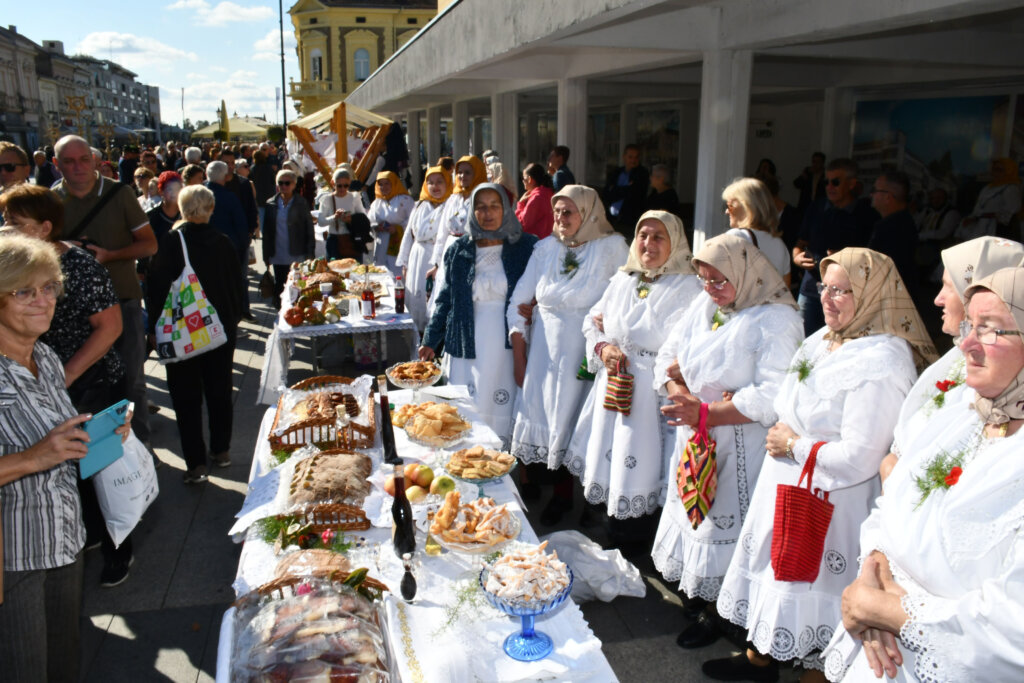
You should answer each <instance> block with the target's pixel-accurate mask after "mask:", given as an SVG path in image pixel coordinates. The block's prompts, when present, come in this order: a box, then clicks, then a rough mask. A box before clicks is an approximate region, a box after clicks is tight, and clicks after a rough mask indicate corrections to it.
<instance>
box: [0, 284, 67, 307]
mask: <svg viewBox="0 0 1024 683" xmlns="http://www.w3.org/2000/svg"><path fill="white" fill-rule="evenodd" d="M37 292H42V293H43V297H44V298H45V299H46V300H47V301H56V300H57V297H59V296H60V295H61V294H63V293H64V283H63V282H61V281H60V280H53V281H51V282H47V283H46V284H45V285H43V286H42V287H22V288H21V289H16V290H14V291H13V292H7V293H8V294H10V295H11V296H12V297H14V300H15V301H17V302H18V303H19V304H29V303H32V302H33V301H35V299H36V293H37Z"/></svg>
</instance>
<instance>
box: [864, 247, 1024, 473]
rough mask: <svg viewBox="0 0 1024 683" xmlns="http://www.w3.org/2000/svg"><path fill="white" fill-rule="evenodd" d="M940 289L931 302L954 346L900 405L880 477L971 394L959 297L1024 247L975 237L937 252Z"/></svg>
mask: <svg viewBox="0 0 1024 683" xmlns="http://www.w3.org/2000/svg"><path fill="white" fill-rule="evenodd" d="M942 265H943V268H944V270H943V273H942V289H940V290H939V293H938V295H937V296H936V297H935V305H936V306H938V307H939V308H941V309H942V331H943V332H944V333H946V334H948V335H950V336H952V337H953V348H951V349H950V350H949V351H947V352H946V353H945V355H943V356H942V358H940V359H939V360H937V361H935V362H934V363H932V364H931V365H930V366H929V367H928V368H927V369H926V370H925V371H924V372H922V373H921V376H920V377H918V379H917V382H915V383H914V386H913V388H912V389H911V390H910V393H908V394H907V398H906V400H905V401H903V406H902V407H901V408H900V417H899V421H898V422H897V423H896V430H895V432H894V434H893V442H892V452H891V453H890V454H889V455H887V456H886V457H885V460H883V461H882V471H881V474H882V481H883V483H884V482H885V479H886V477H887V476H888V474H889V471H890V470H892V467H893V466H894V465H895V464H896V460H897V459H898V458H899V456H900V452H901V451H902V449H903V445H904V444H906V443H909V442H910V441H911V440H913V438H914V437H915V436H916V434H917V432H918V431H919V430H921V429H923V428H924V427H925V425H927V424H928V422H929V421H930V420H931V419H932V418H933V417H935V415H936V413H938V412H939V410H940V409H944V408H947V407H954V409H955V408H959V405H958V404H959V403H960V402H961V401H963V400H968V401H969V400H972V399H973V397H974V392H973V391H970V390H969V389H968V387H967V386H966V385H965V384H964V379H965V378H966V375H967V368H966V365H965V360H964V354H963V353H962V352H961V351H960V345H959V337H960V324H961V323H962V322H963V321H964V317H965V316H966V314H967V312H966V305H967V303H966V301H965V300H964V295H965V293H966V292H967V288H968V287H969V286H970V285H971V283H973V282H975V281H977V280H980V279H982V278H984V277H988V276H989V275H991V274H992V273H994V272H996V271H997V270H1000V269H1002V268H1011V267H1016V266H1021V265H1024V246H1021V244H1020V243H1018V242H1014V241H1012V240H1006V239H1002V238H1000V237H978V238H975V239H973V240H969V241H967V242H963V243H961V244H957V245H955V246H952V247H949V248H948V249H943V250H942Z"/></svg>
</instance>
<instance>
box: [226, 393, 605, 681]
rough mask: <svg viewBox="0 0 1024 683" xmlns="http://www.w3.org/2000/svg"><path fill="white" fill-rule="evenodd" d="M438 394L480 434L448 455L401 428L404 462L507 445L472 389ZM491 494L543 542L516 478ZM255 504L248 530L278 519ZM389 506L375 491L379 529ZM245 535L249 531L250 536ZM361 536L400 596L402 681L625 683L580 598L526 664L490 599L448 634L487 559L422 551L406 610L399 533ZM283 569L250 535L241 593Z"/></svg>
mask: <svg viewBox="0 0 1024 683" xmlns="http://www.w3.org/2000/svg"><path fill="white" fill-rule="evenodd" d="M430 391H431V390H422V391H421V392H420V396H419V400H420V401H425V400H434V399H435V398H437V396H435V395H431V394H430V393H429V392H430ZM433 391H434V392H435V393H436V394H440V395H441V396H444V397H454V398H451V399H449V402H451V403H454V404H455V405H457V406H458V408H459V412H460V413H462V414H463V415H464V416H465V417H467V418H468V419H470V420H471V421H473V422H474V429H473V431H472V433H471V435H470V438H467V439H466V440H465V441H463V442H462V443H460V444H457V445H455V446H454V447H452V448H451V449H448V450H443V449H429V448H424V447H422V446H418V445H416V444H413V443H412V442H410V441H408V439H406V438H405V432H404V430H401V429H396V430H395V436H396V447H397V449H398V453H399V455H401V456H402V457H403V458H404V459H405V460H413V459H415V460H421V461H424V462H428V463H430V464H432V465H439V464H443V462H444V461H446V460H447V456H448V453H449V452H450V451H452V450H457V449H459V448H464V447H466V446H470V445H475V444H477V443H480V444H484V445H489V446H491V447H496V446H497V445H499V444H500V439H498V436H497V435H496V434H494V433H493V431H491V430H490V429H489V428H488V427H486V426H485V425H484V426H480V424H481V423H479V422H478V420H479V417H478V415H477V413H476V411H475V410H474V409H473V406H472V404H471V403H470V402H469V397H468V393H467V392H466V391H465V387H438V388H435V389H433ZM389 398H390V400H391V402H392V403H394V404H395V405H401V404H403V403H407V402H409V401H410V400H411V398H412V392H409V391H394V392H391V393H390V396H389ZM273 413H274V410H273V409H271V410H268V411H267V413H266V415H265V416H264V419H263V423H262V424H261V426H260V433H259V439H258V441H257V445H256V452H255V454H254V456H253V466H252V470H251V473H250V496H251V497H253V498H256V499H259V498H260V497H261V495H262V496H263V498H264V501H267V500H269V498H268V497H267V495H266V493H263V494H261V493H260V492H261V491H264V492H265V491H266V490H267V489H268V488H271V487H273V482H274V478H275V475H276V474H277V473H276V469H277V468H269V467H268V463H269V462H270V461H269V457H270V447H269V444H268V442H267V439H266V435H267V433H268V431H269V428H270V424H271V423H272V421H273ZM474 418H476V420H474ZM370 455H371V458H372V459H373V461H374V465H375V467H377V468H380V467H381V465H380V462H381V453H380V448H379V443H378V444H377V445H376V446H375V448H374V449H373V450H372V451H370ZM436 469H438V468H435V470H436ZM381 472H383V469H382V470H381ZM459 490H460V492H462V494H463V497H464V498H471V497H473V496H475V495H476V486H470V485H465V484H462V483H459ZM485 492H486V495H487V496H489V497H492V498H494V500H495V501H496V502H497V503H499V504H500V503H507V504H508V506H509V508H510V509H511V510H512V511H513V512H514V513H515V514H516V515H517V516H518V517H519V518H520V521H521V523H522V532H521V533H520V536H519V539H518V540H517V542H523V543H536V542H537V536H536V534H535V533H534V531H533V529H532V528H531V527H530V524H529V522H528V521H527V520H526V517H525V515H524V514H523V506H522V501H521V500H520V499H519V497H518V494H517V491H516V488H515V486H514V485H513V484H512V483H511V482H510V481H508V479H507V478H506V479H504V480H501V481H499V482H497V483H494V484H489V485H488V486H487V487H486V489H485ZM249 502H250V501H249V500H248V499H247V505H245V506H243V511H246V510H248V511H249V513H250V514H249V515H248V517H249V519H248V520H246V521H242V520H240V522H241V526H243V527H246V526H248V523H247V522H251V521H252V520H254V519H257V518H259V517H263V516H266V515H267V514H272V510H271V508H269V507H266V505H267V503H266V502H264V506H263V507H262V509H261V508H260V507H259V506H255V507H254V506H252V505H249V504H248V503H249ZM253 502H257V501H253ZM389 504H390V498H387V500H385V495H384V494H383V493H382V492H381V491H379V490H378V489H376V487H375V488H374V491H373V493H371V495H370V497H369V498H368V499H367V502H366V505H365V507H366V508H368V509H370V510H376V511H377V513H378V514H376V515H374V514H371V519H372V518H374V517H375V516H376V517H378V519H377V520H376V521H377V522H378V523H381V521H382V520H383V517H384V516H385V515H383V514H380V513H383V512H384V511H385V508H386V506H387V505H389ZM240 514H242V513H240ZM238 526H239V525H236V529H234V530H233V531H239V529H238V528H237V527H238ZM242 533H245V532H244V528H243V530H242ZM352 535H353V536H357V537H360V539H361V540H362V541H363V543H362V546H361V547H359V548H356V549H354V550H352V551H350V553H349V556H350V559H351V560H352V561H353V564H354V565H355V566H368V567H370V573H371V574H372V575H373V576H375V577H376V578H379V579H380V580H382V581H383V582H384V583H386V584H387V585H388V586H389V587H390V588H391V589H392V591H393V594H392V595H390V596H388V597H387V599H386V601H385V608H386V612H387V618H388V629H389V637H390V639H391V645H392V649H393V652H394V653H395V658H396V662H397V664H398V667H399V670H400V673H401V680H402V681H406V682H407V683H408V682H413V681H420V680H423V681H472V680H478V681H537V680H545V681H548V680H559V681H564V680H572V681H602V682H604V681H615V680H617V679H616V677H615V674H614V673H613V672H612V670H611V667H610V666H609V665H608V661H607V660H606V659H605V657H604V654H603V653H602V652H601V642H600V641H599V640H598V639H597V638H596V637H595V636H594V634H593V632H592V631H591V630H590V627H589V626H588V625H587V623H586V620H585V619H584V618H583V614H582V613H581V612H580V609H579V607H577V606H576V605H575V604H574V603H573V602H572V601H571V600H567V601H566V602H565V603H563V604H562V605H561V606H559V608H558V609H557V610H555V611H554V612H552V613H550V614H548V615H545V616H544V617H539V618H538V619H537V623H536V627H537V628H538V629H540V630H541V631H543V632H545V633H547V634H548V635H549V636H551V637H552V639H553V640H554V642H555V650H554V652H552V654H551V655H550V656H548V657H547V658H545V659H543V660H541V661H539V662H531V663H524V662H518V661H515V660H513V659H511V658H510V657H508V656H507V655H506V654H505V653H504V651H503V650H502V644H503V642H504V640H505V638H506V637H507V636H508V635H510V634H512V633H514V632H517V631H518V629H519V628H520V622H519V619H514V618H512V617H509V616H506V615H504V614H502V613H501V612H498V611H497V610H494V609H493V608H491V607H490V606H489V605H487V604H486V602H483V601H481V604H482V606H474V607H470V608H464V609H462V610H461V611H460V612H459V616H458V618H457V619H455V620H454V623H453V624H451V625H448V626H444V624H445V622H446V621H447V617H448V612H449V611H450V609H451V606H452V605H453V604H454V603H455V600H456V597H457V593H458V591H459V590H460V589H463V590H464V587H465V586H467V585H469V584H472V583H473V582H474V581H476V578H477V576H478V575H479V571H480V562H481V560H480V559H478V558H476V557H471V556H466V555H461V554H457V553H448V552H444V553H443V554H442V555H439V556H428V555H426V554H424V553H422V552H418V553H417V556H416V560H415V565H416V566H415V570H414V575H415V577H416V581H417V587H418V591H417V595H416V599H415V600H414V601H413V602H412V603H405V602H404V601H402V600H401V599H399V598H397V597H396V596H397V595H398V584H399V582H400V581H401V578H402V567H401V563H400V562H399V560H398V558H397V557H396V556H395V554H394V551H393V549H392V547H391V542H390V529H389V528H388V527H387V526H383V527H378V526H374V527H371V528H370V529H368V530H367V531H364V532H355V533H354V534H352ZM236 538H237V537H236ZM424 538H425V535H424V534H423V533H422V532H420V533H418V534H417V545H418V547H419V548H420V549H421V550H422V547H423V543H424ZM274 564H276V559H275V558H274V555H273V549H272V548H271V547H270V546H269V544H267V543H265V542H263V541H262V540H261V539H258V538H255V537H254V536H253V535H251V534H250V535H247V536H246V539H245V545H244V547H243V549H242V554H241V557H240V559H239V568H238V575H237V576H236V580H235V584H234V585H235V588H236V591H238V592H239V593H241V592H244V591H246V590H249V589H250V588H251V587H253V586H257V585H259V584H261V583H264V582H265V581H267V580H269V578H270V575H271V574H272V573H273V566H274ZM233 612H234V610H233V609H229V610H228V611H227V612H226V613H225V615H224V620H223V622H222V627H221V638H220V645H219V648H218V654H217V680H218V681H220V682H223V683H227V681H228V680H229V660H230V649H231V643H232V642H233V624H232V616H233ZM414 670H416V671H419V672H421V675H422V677H420V676H417V675H416V674H415V673H414Z"/></svg>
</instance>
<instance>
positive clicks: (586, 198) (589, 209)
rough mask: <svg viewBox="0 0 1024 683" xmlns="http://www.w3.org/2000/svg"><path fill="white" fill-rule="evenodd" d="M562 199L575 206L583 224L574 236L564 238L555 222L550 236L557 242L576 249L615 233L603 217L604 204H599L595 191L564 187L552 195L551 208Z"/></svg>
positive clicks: (584, 188)
mask: <svg viewBox="0 0 1024 683" xmlns="http://www.w3.org/2000/svg"><path fill="white" fill-rule="evenodd" d="M563 197H564V198H565V199H568V200H569V201H571V202H572V203H573V204H575V205H576V210H577V211H579V212H580V216H582V217H583V224H582V225H580V229H579V230H577V231H576V234H575V235H573V236H572V237H569V238H566V237H564V236H563V235H562V234H561V232H560V230H559V228H558V223H557V222H555V228H554V232H553V233H552V234H553V235H554V236H555V239H557V240H558V241H559V242H561V243H562V244H566V245H568V246H571V247H578V246H579V245H581V244H584V243H586V242H590V241H592V240H596V239H600V238H601V237H606V236H608V235H611V234H612V233H613V232H615V228H613V227H612V224H611V223H609V222H608V219H607V218H606V217H605V215H604V204H602V203H601V197H599V196H598V194H597V191H596V190H593V189H591V188H589V187H587V186H586V185H566V186H565V187H563V188H562V189H561V190H559V191H558V192H556V193H555V194H554V195H552V197H551V207H552V208H554V206H555V202H557V201H558V200H559V199H561V198H563Z"/></svg>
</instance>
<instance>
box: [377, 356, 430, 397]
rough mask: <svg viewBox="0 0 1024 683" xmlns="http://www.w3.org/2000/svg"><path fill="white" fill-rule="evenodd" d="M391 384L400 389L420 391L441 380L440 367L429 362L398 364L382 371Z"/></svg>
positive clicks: (419, 361) (418, 361)
mask: <svg viewBox="0 0 1024 683" xmlns="http://www.w3.org/2000/svg"><path fill="white" fill-rule="evenodd" d="M384 372H385V374H386V375H387V376H388V379H389V380H391V383H392V384H394V385H395V386H396V387H398V388H400V389H412V390H413V391H416V390H417V389H422V388H424V387H429V386H431V385H433V384H436V383H437V380H439V379H441V367H440V366H439V365H438V364H437V363H435V362H433V361H429V360H417V361H412V362H409V363H398V364H396V365H392V366H391V367H390V368H388V369H387V370H385V371H384Z"/></svg>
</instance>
